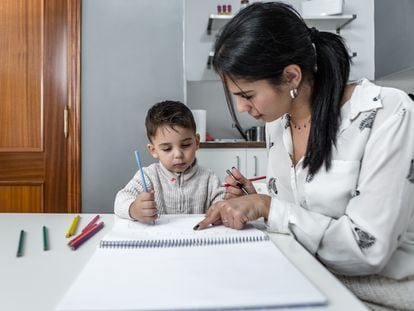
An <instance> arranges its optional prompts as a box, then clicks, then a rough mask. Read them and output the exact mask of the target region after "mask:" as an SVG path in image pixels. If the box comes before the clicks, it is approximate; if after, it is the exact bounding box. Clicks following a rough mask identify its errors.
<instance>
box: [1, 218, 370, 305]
mask: <svg viewBox="0 0 414 311" xmlns="http://www.w3.org/2000/svg"><path fill="white" fill-rule="evenodd" d="M74 216H75V215H73V214H0V228H1V234H0V245H1V246H2V250H1V255H0V269H1V270H0V273H1V278H0V309H1V310H8V311H9V310H10V311H14V310H16V311H20V310H34V311H37V310H39V311H49V310H54V309H55V307H56V306H57V304H58V303H59V301H60V300H61V299H62V297H63V295H64V294H65V292H66V291H67V289H68V288H69V286H70V284H71V283H72V282H73V281H74V279H75V277H76V276H77V275H78V273H79V272H80V271H81V269H82V268H83V266H84V265H85V264H86V262H87V260H88V259H89V258H90V257H91V255H92V253H93V252H94V250H95V249H96V247H97V245H98V243H99V241H100V239H101V238H102V237H103V236H104V235H105V234H106V232H108V231H109V229H110V227H111V226H112V224H113V221H114V217H115V216H114V215H112V214H106V215H101V219H102V220H104V222H105V227H104V228H103V229H102V230H101V231H100V232H98V233H97V234H96V235H95V236H93V237H92V238H91V239H90V240H88V241H87V242H86V243H85V244H83V245H82V246H81V247H80V248H79V249H78V250H76V251H72V250H70V248H69V247H68V246H67V245H66V244H67V242H68V240H69V239H67V238H65V233H66V230H67V228H68V227H69V225H70V223H71V221H72V219H73V217H74ZM94 216H95V215H94V214H81V219H80V222H79V225H78V230H77V232H79V231H80V229H81V228H83V227H84V226H85V225H86V224H87V223H88V222H89V221H90V220H91V219H92V218H93V217H94ZM43 225H45V226H46V227H47V228H48V233H49V244H50V250H49V251H46V252H45V251H43V240H42V226H43ZM21 229H23V230H25V231H26V240H25V247H24V256H23V257H20V258H17V257H16V252H17V245H18V239H19V233H20V230H21ZM271 238H272V240H273V241H274V242H275V244H276V245H277V246H278V247H279V248H280V250H281V251H282V252H283V253H284V254H285V255H286V256H287V257H288V259H289V260H290V261H292V263H293V264H294V265H296V266H297V267H298V268H299V270H301V271H302V272H303V273H304V274H305V275H306V276H307V277H308V278H309V279H310V280H311V281H312V282H313V283H314V284H316V286H317V287H318V288H319V289H320V290H321V291H322V293H324V294H325V295H326V296H327V298H328V301H329V303H328V306H327V307H326V308H313V309H312V310H344V311H345V310H353V311H357V310H366V309H365V307H364V306H363V305H362V304H361V303H360V302H359V301H358V300H357V299H356V298H355V297H354V296H353V295H352V294H351V293H350V292H349V291H348V290H347V289H346V288H345V287H344V286H343V285H342V284H341V283H339V282H338V281H337V280H336V279H335V278H334V277H333V275H332V274H331V273H329V272H328V271H327V270H326V269H325V268H324V267H323V266H322V265H321V264H320V263H319V262H318V261H316V260H315V259H314V257H313V256H311V255H310V254H309V253H307V251H305V250H304V249H303V248H302V247H301V246H300V245H299V244H298V243H297V242H296V241H295V240H294V239H293V238H292V237H290V236H287V235H271ZM307 310H309V309H307Z"/></svg>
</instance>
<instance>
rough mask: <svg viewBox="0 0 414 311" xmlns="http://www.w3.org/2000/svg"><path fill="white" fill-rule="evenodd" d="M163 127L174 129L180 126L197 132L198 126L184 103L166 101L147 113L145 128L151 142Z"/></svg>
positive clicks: (157, 104)
mask: <svg viewBox="0 0 414 311" xmlns="http://www.w3.org/2000/svg"><path fill="white" fill-rule="evenodd" d="M162 126H169V127H171V128H172V129H174V127H176V126H180V127H183V128H186V129H190V130H193V131H194V133H195V132H196V124H195V121H194V116H193V113H192V112H191V110H190V109H189V108H188V107H187V106H186V105H184V104H183V103H182V102H179V101H173V100H166V101H162V102H159V103H156V104H155V105H154V106H152V107H151V108H150V109H149V110H148V113H147V117H146V119H145V127H146V128H147V137H148V139H149V140H150V141H151V137H154V136H155V134H156V132H157V129H158V128H160V127H162Z"/></svg>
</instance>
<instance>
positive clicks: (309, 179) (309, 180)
mask: <svg viewBox="0 0 414 311" xmlns="http://www.w3.org/2000/svg"><path fill="white" fill-rule="evenodd" d="M312 179H313V174H308V175H307V176H306V179H305V181H306V182H307V183H310V182H311V181H312Z"/></svg>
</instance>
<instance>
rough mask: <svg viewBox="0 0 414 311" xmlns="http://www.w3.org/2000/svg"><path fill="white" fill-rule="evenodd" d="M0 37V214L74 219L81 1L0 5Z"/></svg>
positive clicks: (10, 0)
mask: <svg viewBox="0 0 414 311" xmlns="http://www.w3.org/2000/svg"><path fill="white" fill-rule="evenodd" d="M0 38H1V40H0V212H47V213H58V212H80V192H79V191H78V189H80V177H79V176H80V164H79V161H80V148H79V146H80V130H79V123H80V122H79V121H80V120H79V119H80V102H79V98H80V94H79V80H80V70H79V53H80V0H1V3H0ZM65 110H67V111H68V114H67V115H69V118H68V120H67V121H66V122H65V121H64V111H65ZM71 110H73V111H71ZM65 124H68V125H69V126H68V127H67V131H65V130H64V125H65ZM75 191H76V192H75Z"/></svg>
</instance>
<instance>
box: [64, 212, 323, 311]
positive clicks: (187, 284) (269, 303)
mask: <svg viewBox="0 0 414 311" xmlns="http://www.w3.org/2000/svg"><path fill="white" fill-rule="evenodd" d="M202 218H203V217H202V215H186V216H175V215H174V216H164V215H163V216H161V218H160V219H159V220H157V224H156V225H144V224H141V223H138V222H132V221H128V220H122V219H117V221H116V223H115V225H114V227H113V229H112V230H111V231H110V232H109V233H108V234H107V235H106V236H105V237H104V238H103V240H102V241H101V242H100V245H99V246H98V248H97V250H96V252H95V253H94V254H93V256H92V257H91V259H90V261H89V262H88V263H87V264H86V266H85V267H84V269H83V270H82V272H81V273H80V274H79V276H78V277H77V279H76V280H75V281H74V283H73V284H72V286H71V287H70V288H69V290H68V292H67V293H66V295H65V296H64V298H63V300H62V301H61V303H60V304H59V306H58V308H57V309H58V310H195V309H197V310H218V309H226V310H228V309H230V310H231V309H261V308H285V307H305V306H322V305H325V304H326V298H325V297H324V295H323V294H321V293H320V291H319V290H318V289H317V288H316V287H315V286H314V285H313V284H312V283H311V282H310V281H309V280H308V279H307V278H306V277H305V276H304V275H302V274H301V273H300V272H299V271H298V270H297V268H296V267H295V266H293V265H292V263H290V262H289V261H288V260H287V259H286V258H285V256H284V255H283V254H282V253H281V252H280V251H279V249H278V248H277V247H276V246H275V245H274V244H273V243H272V242H271V241H270V240H269V238H268V236H267V235H266V234H265V233H264V232H262V231H260V230H257V229H255V228H254V227H250V228H247V229H246V230H233V229H229V228H226V227H224V226H216V227H211V228H209V229H206V230H202V231H194V230H193V229H192V228H193V227H194V225H196V224H197V223H198V222H199V221H200V220H201V219H202Z"/></svg>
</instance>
